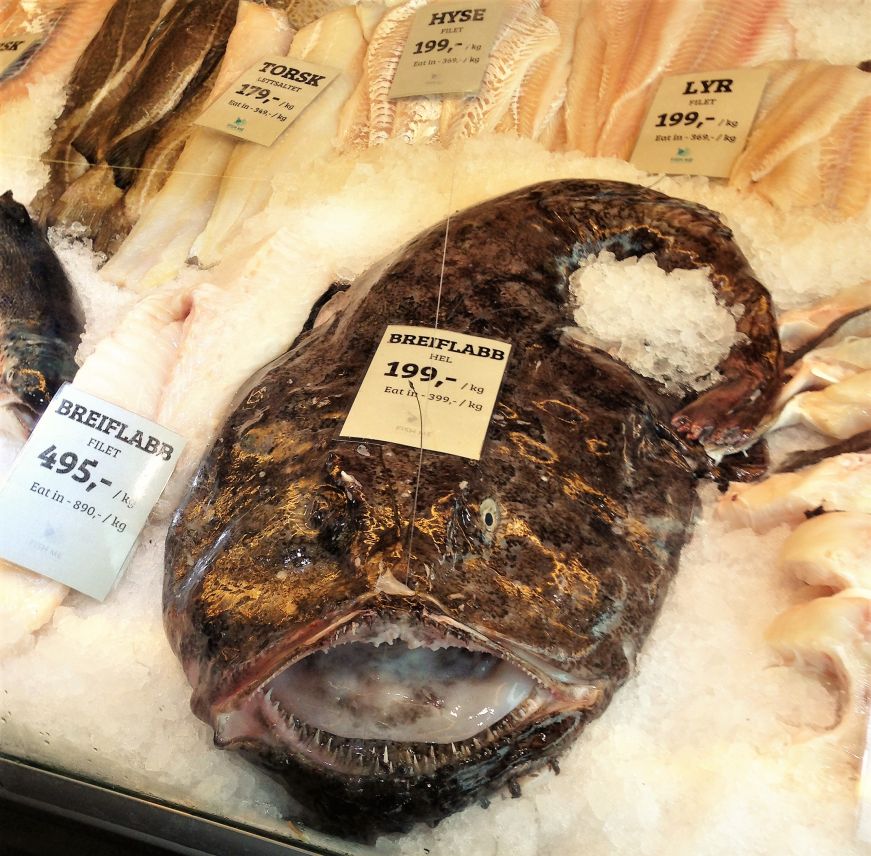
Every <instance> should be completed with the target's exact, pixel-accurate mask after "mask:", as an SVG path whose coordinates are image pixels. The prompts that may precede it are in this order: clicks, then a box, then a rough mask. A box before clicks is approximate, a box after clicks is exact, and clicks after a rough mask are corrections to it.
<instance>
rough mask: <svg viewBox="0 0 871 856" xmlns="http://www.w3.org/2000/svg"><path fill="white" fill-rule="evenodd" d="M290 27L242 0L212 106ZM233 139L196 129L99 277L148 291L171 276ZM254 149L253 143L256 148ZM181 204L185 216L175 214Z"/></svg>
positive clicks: (284, 45) (286, 42)
mask: <svg viewBox="0 0 871 856" xmlns="http://www.w3.org/2000/svg"><path fill="white" fill-rule="evenodd" d="M292 38H293V30H292V29H291V28H290V26H289V25H288V23H287V19H286V16H285V14H284V12H283V11H281V10H277V9H272V8H270V7H269V6H263V5H261V4H259V3H255V2H253V0H241V2H240V4H239V11H238V14H237V17H236V25H235V27H234V28H233V32H232V33H231V34H230V39H229V41H228V42H227V51H226V53H225V55H224V60H223V62H222V63H221V68H220V71H219V72H218V76H217V79H216V81H215V85H214V87H213V90H212V95H211V96H210V98H209V101H208V102H207V105H206V106H208V104H211V103H212V101H214V99H215V98H217V97H218V96H219V95H220V94H221V93H222V92H223V91H224V90H225V89H226V88H227V87H228V86H229V85H230V84H232V82H233V81H234V80H235V79H236V78H237V77H238V76H239V75H240V74H242V72H243V71H245V69H246V68H250V67H251V66H252V65H254V63H255V62H257V60H258V59H259V58H260V57H262V56H264V55H267V54H272V53H284V52H285V51H287V49H288V48H289V46H290V42H291V39H292ZM237 145H239V146H251V145H253V144H251V143H244V142H241V143H237V141H236V140H234V139H233V138H232V137H230V136H228V135H226V134H222V133H220V132H218V131H213V130H211V129H209V128H196V129H195V130H194V131H193V132H192V133H191V135H190V138H189V139H188V141H187V143H186V144H185V147H184V151H183V152H182V153H181V155H180V156H179V159H178V161H177V162H176V164H175V168H174V170H173V173H172V175H170V176H169V178H168V179H167V181H166V183H165V184H164V186H163V188H162V189H161V191H160V192H159V193H158V194H157V195H156V196H155V197H154V198H153V199H152V200H151V202H150V203H149V205H148V207H147V209H146V211H145V213H144V215H143V216H142V217H141V218H140V219H139V220H138V221H137V223H136V225H135V226H134V227H133V229H132V230H131V232H130V234H129V235H128V236H127V238H126V240H125V241H124V243H123V244H122V245H121V247H120V249H119V250H118V252H117V253H116V254H115V255H114V256H113V257H112V258H111V259H110V260H109V262H108V263H107V264H106V265H105V266H104V267H103V269H102V271H101V273H102V275H103V276H104V277H105V278H106V279H108V280H110V281H111V282H115V283H117V284H119V285H124V286H127V287H129V288H136V289H138V290H142V291H145V290H148V289H150V288H153V287H154V286H156V285H159V284H160V283H162V282H165V281H166V280H168V279H171V278H172V277H173V276H175V274H176V273H178V271H179V270H180V269H181V267H182V266H183V265H184V262H185V261H186V260H187V258H188V256H189V255H190V249H191V245H192V244H193V242H194V240H195V239H196V237H197V235H199V234H200V232H201V231H202V230H203V228H204V227H205V225H206V223H207V222H208V219H209V216H210V215H211V213H212V209H213V207H214V204H215V200H216V198H217V195H218V188H219V186H220V183H221V177H222V176H223V174H224V170H225V169H226V168H227V164H228V163H229V161H230V157H231V155H232V154H233V150H234V149H235V147H236V146H237ZM255 148H256V147H255ZM180 208H183V210H184V217H181V218H179V217H178V216H177V214H178V211H179V210H180Z"/></svg>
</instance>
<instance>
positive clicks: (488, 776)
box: [164, 360, 694, 838]
mask: <svg viewBox="0 0 871 856" xmlns="http://www.w3.org/2000/svg"><path fill="white" fill-rule="evenodd" d="M542 366H543V364H542V361H539V362H538V364H537V367H536V372H537V375H538V388H542V387H543V388H545V389H548V393H547V394H546V395H542V394H539V395H526V394H525V393H523V391H522V390H520V389H519V388H517V386H516V384H518V383H520V384H522V382H523V370H522V369H523V367H522V366H521V367H520V369H519V370H518V372H517V374H516V376H515V377H516V381H515V380H512V381H511V382H510V383H509V384H507V386H506V389H505V391H504V393H503V398H502V401H501V402H500V403H499V405H498V406H497V410H496V412H495V414H494V417H493V420H492V423H491V427H490V432H489V434H488V439H487V443H486V446H485V450H484V454H483V456H482V458H481V460H479V461H473V460H466V459H464V458H459V457H455V456H450V455H443V454H438V453H427V452H424V453H423V454H421V453H420V452H419V450H418V449H414V448H408V447H403V446H399V445H393V444H383V443H375V442H370V441H361V440H342V439H338V438H337V437H336V434H337V431H336V425H337V424H340V420H341V417H342V414H343V413H344V412H346V407H347V400H346V399H343V398H341V397H338V396H337V397H333V396H332V395H331V394H329V392H328V391H322V392H321V393H318V392H314V393H313V392H312V387H310V386H309V387H308V388H307V389H306V390H305V391H302V390H300V391H299V396H298V398H297V399H296V405H292V404H291V405H289V404H288V400H289V399H291V400H293V399H294V397H295V396H297V391H296V390H294V385H293V384H292V383H288V382H287V381H286V380H285V381H283V382H281V383H280V384H278V386H279V387H280V388H281V390H282V393H281V399H280V403H278V399H277V398H276V396H275V395H274V390H275V389H276V372H278V373H279V376H280V372H281V370H282V368H281V366H280V365H278V366H277V367H273V368H272V369H271V373H268V374H267V375H266V376H265V378H261V379H260V380H259V381H255V382H254V383H253V384H252V385H251V386H250V387H249V389H248V390H246V392H245V393H244V395H243V398H242V399H241V402H240V405H239V407H238V408H237V410H236V412H235V413H234V415H233V416H232V417H231V418H230V420H229V421H228V423H227V425H226V426H225V429H224V431H223V433H222V435H221V437H220V438H219V440H218V441H217V443H216V445H215V447H214V448H213V450H212V452H211V454H210V455H209V456H208V457H207V459H206V461H205V462H204V465H203V466H202V468H201V469H200V472H199V474H198V476H197V479H196V482H195V484H194V486H193V489H192V491H191V493H190V495H189V497H188V499H187V502H186V503H185V505H183V506H182V508H181V509H180V510H179V512H178V513H177V515H176V517H175V519H174V521H173V524H172V527H171V529H170V533H169V537H168V542H167V577H166V588H165V601H164V603H165V617H166V627H167V632H168V635H169V637H170V640H171V643H172V644H173V647H174V648H175V650H176V652H177V653H178V654H179V656H180V658H181V660H182V662H183V664H184V666H185V669H186V672H187V675H188V678H189V680H190V682H191V684H192V686H193V688H194V693H193V699H192V708H193V710H194V712H195V713H196V714H197V715H198V716H199V717H200V718H201V719H203V720H204V721H206V722H208V723H209V724H210V725H211V726H212V727H213V728H214V731H215V742H216V743H217V744H218V745H219V746H222V747H232V748H235V749H238V750H240V751H242V752H243V753H245V754H246V755H248V756H249V757H251V758H253V759H254V760H256V761H257V762H259V763H260V764H262V765H264V766H265V767H267V768H268V769H269V770H271V771H272V772H273V773H275V774H276V775H278V776H279V777H280V778H281V779H282V780H283V781H284V782H285V783H286V784H287V786H288V787H289V789H290V791H291V793H292V794H293V795H294V796H295V797H296V798H297V799H298V800H299V801H300V802H301V803H302V804H303V805H304V807H305V808H306V809H307V810H308V820H309V822H311V823H313V824H315V825H318V826H320V827H321V828H324V829H327V830H329V831H332V832H337V833H339V834H341V835H344V836H346V837H362V838H367V837H368V838H371V837H372V836H373V835H374V834H376V833H378V832H386V831H393V830H402V829H405V828H407V827H408V826H409V825H410V824H411V823H412V822H414V821H418V820H423V821H428V822H434V821H437V820H439V819H440V818H442V817H444V816H445V815H447V814H449V813H451V812H453V811H455V810H457V809H459V808H461V807H463V806H465V805H468V804H469V803H471V802H473V801H476V800H480V799H482V798H483V797H485V795H486V794H487V793H488V792H489V791H492V790H493V789H494V788H497V787H500V786H502V785H505V784H506V783H507V784H508V785H509V786H510V787H511V788H512V791H513V792H514V793H517V790H518V788H517V785H516V779H517V777H518V776H519V775H521V774H523V773H526V772H528V771H530V770H533V769H535V768H536V767H538V766H541V765H543V764H545V763H547V762H549V761H551V760H552V759H553V758H554V756H555V755H556V754H557V753H559V752H560V751H561V750H562V749H563V748H564V747H565V746H566V744H567V743H568V742H569V741H570V740H571V738H572V737H573V736H575V735H576V734H577V733H578V731H579V729H580V728H581V727H582V726H583V724H584V723H585V722H586V721H588V720H589V719H590V718H592V717H593V716H595V715H597V714H598V713H599V712H600V711H601V710H602V709H603V708H604V707H605V705H606V704H607V702H608V700H609V699H610V697H611V695H612V693H613V691H614V689H615V688H616V687H617V686H618V685H619V684H620V683H621V682H622V681H623V680H624V679H625V677H626V676H627V674H628V673H629V671H630V668H631V663H632V661H633V659H634V656H635V652H636V649H637V646H638V645H640V643H641V641H642V639H643V636H644V635H645V634H646V632H647V630H648V629H649V626H650V624H651V622H652V620H653V617H654V615H655V613H656V610H657V608H658V605H659V601H660V599H661V598H660V595H661V591H663V590H664V587H665V583H667V581H668V579H669V578H670V575H671V573H672V572H673V570H674V567H675V565H676V561H677V554H678V551H679V549H680V546H681V544H682V542H683V539H684V537H685V534H686V531H687V526H688V523H689V518H690V515H691V509H692V502H693V497H694V493H693V487H692V477H691V475H690V474H689V473H688V470H687V468H686V466H685V464H684V462H683V461H682V460H681V459H680V456H679V455H677V454H676V453H675V452H674V450H673V449H671V448H670V447H669V446H668V444H667V443H664V442H662V441H660V440H659V439H658V438H657V437H655V435H654V434H653V431H652V428H651V425H652V417H651V415H650V413H649V412H647V411H646V410H645V405H644V404H643V402H640V401H639V403H638V406H637V408H636V409H635V410H633V409H632V408H629V409H627V408H626V404H627V401H631V395H635V396H643V390H641V388H640V387H638V386H637V384H636V383H635V381H634V380H633V379H632V378H631V377H630V376H629V373H628V372H626V371H625V370H624V369H622V368H619V370H617V369H615V370H614V376H613V377H612V378H611V379H610V381H609V384H611V383H616V384H618V388H617V392H618V393H620V388H619V384H620V383H622V384H623V385H624V386H625V387H626V389H625V390H623V392H622V393H621V394H618V395H617V396H616V398H614V402H613V407H611V409H610V410H609V409H608V407H606V406H604V405H602V404H600V405H599V406H598V407H597V408H596V409H592V408H590V407H589V406H585V405H584V402H581V401H579V400H578V397H577V395H576V394H575V393H569V392H568V391H566V390H564V388H563V387H564V381H561V378H564V377H567V376H568V375H567V373H566V368H565V366H561V365H560V364H559V362H558V361H554V362H553V363H552V364H550V365H546V366H544V367H542ZM574 368H575V373H576V374H577V371H578V368H577V367H574ZM606 370H608V371H610V369H609V363H608V361H606V360H603V361H602V365H601V366H599V367H594V368H593V369H591V370H590V379H589V380H590V382H589V383H588V384H587V389H588V390H589V389H590V388H592V387H593V386H595V378H596V377H597V376H600V375H601V373H602V372H603V371H606ZM580 388H583V386H581V387H580ZM612 392H613V389H612ZM630 394H631V395H630ZM524 396H525V398H524ZM521 399H523V400H522V401H521ZM294 407H297V409H296V411H295V412H290V413H288V408H290V410H291V411H293V409H294ZM307 414H308V415H307ZM315 417H317V418H315ZM306 425H309V426H315V425H316V427H314V428H312V429H307V428H305V427H301V426H306ZM580 432H583V434H581V433H580ZM581 436H583V437H585V438H586V439H584V440H582V439H579V438H580V437H581ZM654 483H655V485H656V487H655V490H654V489H653V487H652V486H653V484H654Z"/></svg>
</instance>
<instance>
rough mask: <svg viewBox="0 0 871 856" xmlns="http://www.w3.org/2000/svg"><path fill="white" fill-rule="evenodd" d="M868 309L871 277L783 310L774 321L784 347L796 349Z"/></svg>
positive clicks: (786, 351)
mask: <svg viewBox="0 0 871 856" xmlns="http://www.w3.org/2000/svg"><path fill="white" fill-rule="evenodd" d="M869 309H871V280H866V281H865V282H862V283H860V284H859V285H854V286H852V287H851V288H845V289H844V290H843V291H839V292H838V293H837V294H834V295H832V296H830V297H824V298H822V299H821V300H818V301H816V302H815V303H813V304H811V305H810V306H803V307H801V308H800V309H791V310H789V311H788V312H784V313H783V314H782V315H780V317H779V318H778V323H777V327H778V331H779V334H780V342H781V344H782V345H783V350H784V352H785V353H796V352H797V351H799V350H800V349H803V348H804V346H806V345H808V344H809V343H812V342H814V341H822V340H823V339H824V338H825V337H827V336H830V335H831V334H832V333H833V332H834V329H837V328H836V327H834V325H837V324H838V323H839V322H841V321H843V320H844V319H846V318H850V317H853V316H854V315H857V314H859V313H861V312H865V311H867V310H869ZM833 327H834V329H833Z"/></svg>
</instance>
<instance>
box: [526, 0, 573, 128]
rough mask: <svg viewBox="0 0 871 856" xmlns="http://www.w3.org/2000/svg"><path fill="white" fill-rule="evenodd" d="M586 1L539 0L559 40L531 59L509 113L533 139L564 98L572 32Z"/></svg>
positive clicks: (555, 112) (569, 67) (550, 120)
mask: <svg viewBox="0 0 871 856" xmlns="http://www.w3.org/2000/svg"><path fill="white" fill-rule="evenodd" d="M586 5H587V4H585V3H584V2H581V0H542V4H541V10H542V12H543V13H544V14H545V15H546V16H547V17H548V18H549V19H550V20H552V21H553V22H554V23H555V24H556V26H557V29H558V30H559V44H558V45H557V46H556V47H554V48H553V49H552V50H551V51H550V52H549V53H547V54H545V55H544V56H542V57H541V58H539V59H538V60H536V61H535V62H534V63H532V65H531V66H530V68H529V71H528V72H527V74H526V76H525V77H524V78H523V81H522V83H521V84H520V90H519V92H518V93H517V94H516V95H515V97H514V103H513V105H512V110H511V113H512V116H513V118H514V122H515V126H516V129H517V132H518V133H519V134H520V135H521V136H524V137H531V138H532V139H534V140H537V139H539V137H541V136H542V134H543V133H545V132H546V129H547V128H548V126H549V125H551V124H552V123H554V122H555V120H556V116H557V113H558V112H559V110H560V108H561V107H562V105H563V102H564V101H565V97H566V86H567V82H568V77H569V72H570V70H571V68H572V58H573V55H574V51H575V32H576V30H577V28H578V22H579V21H580V20H581V16H582V14H583V12H584V8H585V6H586Z"/></svg>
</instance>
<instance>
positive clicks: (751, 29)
mask: <svg viewBox="0 0 871 856" xmlns="http://www.w3.org/2000/svg"><path fill="white" fill-rule="evenodd" d="M787 12H788V8H787V4H786V3H785V2H771V0H749V2H742V3H738V4H736V3H730V2H727V0H704V2H698V0H642V1H641V2H639V0H608V2H606V0H592V2H591V4H590V6H588V7H587V9H585V13H584V16H583V17H582V19H581V23H580V26H579V27H578V31H577V38H576V41H575V58H574V62H573V66H572V71H571V74H570V75H569V84H568V91H567V94H566V134H567V146H568V148H570V149H578V150H580V151H581V152H583V153H584V154H589V155H598V156H601V157H620V158H623V159H626V158H628V157H629V156H630V154H631V152H632V148H633V146H634V143H635V140H636V138H637V136H638V131H639V129H640V127H641V123H642V121H643V119H644V116H645V114H646V112H647V110H648V108H649V106H650V103H651V101H652V100H653V96H654V94H655V92H656V88H657V87H658V85H659V82H660V81H661V80H662V78H663V77H667V76H669V75H673V74H680V73H683V72H687V71H714V70H718V69H726V68H736V67H742V66H751V65H758V64H760V63H764V62H767V61H770V60H775V59H785V58H789V57H792V56H794V44H793V30H792V27H791V25H790V23H789V20H788V15H787Z"/></svg>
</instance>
